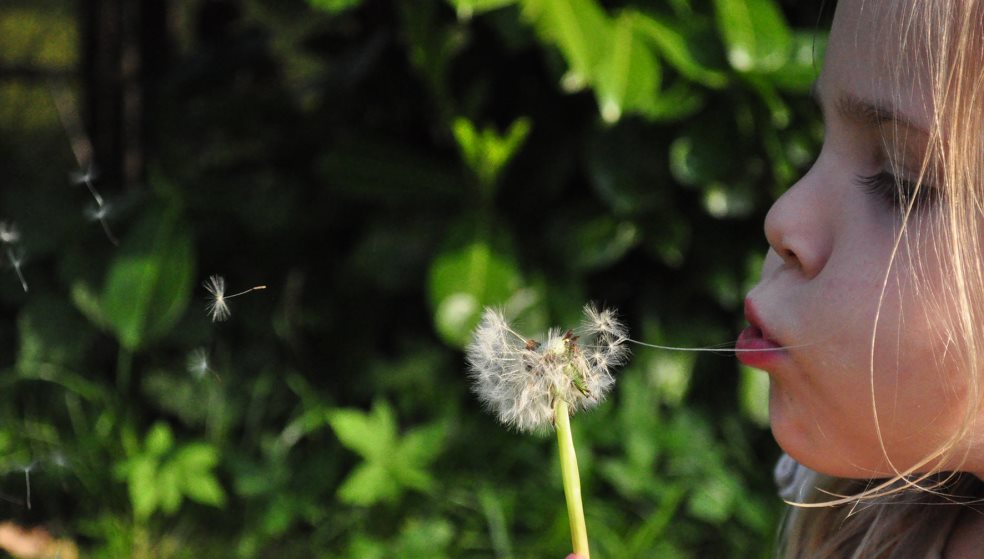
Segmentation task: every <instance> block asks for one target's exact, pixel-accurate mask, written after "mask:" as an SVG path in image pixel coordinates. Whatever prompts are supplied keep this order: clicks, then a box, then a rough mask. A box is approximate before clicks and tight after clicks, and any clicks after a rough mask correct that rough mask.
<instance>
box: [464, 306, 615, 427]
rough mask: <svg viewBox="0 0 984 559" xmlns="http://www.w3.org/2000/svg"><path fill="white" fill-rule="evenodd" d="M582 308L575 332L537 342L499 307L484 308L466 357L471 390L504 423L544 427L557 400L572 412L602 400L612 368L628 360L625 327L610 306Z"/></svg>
mask: <svg viewBox="0 0 984 559" xmlns="http://www.w3.org/2000/svg"><path fill="white" fill-rule="evenodd" d="M584 312H585V321H584V323H583V324H582V326H581V327H580V328H578V329H577V330H576V331H575V330H567V331H566V332H563V333H562V331H561V330H560V329H556V328H555V329H551V330H550V331H549V332H547V334H546V336H545V337H544V338H543V339H542V341H540V340H534V339H529V338H525V337H524V336H521V335H520V334H518V333H517V332H515V331H514V330H513V329H512V328H510V327H509V324H508V323H507V322H506V320H505V318H504V317H503V316H502V313H501V312H500V311H498V310H495V309H486V310H485V312H484V314H483V315H482V320H481V322H480V323H479V325H478V328H477V329H476V330H475V335H474V338H473V340H472V342H471V343H470V344H469V345H468V347H467V348H466V355H467V359H468V364H469V369H470V370H469V374H470V376H471V378H472V381H473V386H472V388H473V390H474V391H475V393H476V394H477V395H478V397H479V399H480V400H481V401H482V403H483V404H485V405H486V406H487V407H488V408H489V409H491V410H492V411H493V412H494V413H495V414H496V415H497V417H498V418H499V420H500V421H501V422H502V423H505V424H506V425H508V426H510V427H514V428H516V429H517V430H519V431H524V432H536V431H543V430H546V429H549V428H550V426H551V425H552V424H553V420H554V417H553V414H554V403H555V401H556V400H557V399H562V400H563V401H565V402H567V404H568V406H569V407H570V409H571V410H572V411H577V410H581V409H587V408H591V407H593V406H595V405H597V404H598V403H600V402H601V401H603V400H604V398H605V396H606V395H607V393H608V391H609V390H610V389H611V387H612V385H613V384H614V382H615V379H614V377H613V376H612V372H613V370H614V368H615V367H617V366H619V365H622V364H624V363H625V361H626V359H627V358H628V348H626V347H625V345H624V342H625V341H626V340H627V337H626V335H627V331H626V329H625V327H624V325H622V324H621V323H620V322H619V321H618V320H617V318H616V316H615V314H614V312H612V311H610V310H607V309H605V310H601V311H599V310H598V309H596V308H595V307H594V306H591V305H589V306H587V307H585V309H584Z"/></svg>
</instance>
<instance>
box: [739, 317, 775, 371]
mask: <svg viewBox="0 0 984 559" xmlns="http://www.w3.org/2000/svg"><path fill="white" fill-rule="evenodd" d="M735 349H736V350H738V351H737V352H736V356H737V357H738V360H739V361H741V362H742V363H744V364H745V365H748V366H749V367H755V368H756V369H765V368H768V366H769V365H773V364H775V363H776V362H777V361H779V360H780V359H782V358H783V357H785V356H786V350H784V349H783V348H782V346H780V345H779V344H777V343H776V342H774V341H772V340H767V339H765V338H763V337H762V331H761V330H759V329H758V328H756V327H754V326H749V327H748V328H745V329H744V330H742V332H741V334H739V335H738V343H736V344H735Z"/></svg>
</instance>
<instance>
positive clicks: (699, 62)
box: [627, 11, 728, 88]
mask: <svg viewBox="0 0 984 559" xmlns="http://www.w3.org/2000/svg"><path fill="white" fill-rule="evenodd" d="M627 13H628V14H631V17H632V19H633V21H632V23H633V25H634V26H635V28H636V29H637V30H638V31H639V32H640V33H641V34H642V35H643V36H645V37H647V38H649V39H650V40H652V41H653V42H654V43H655V44H656V46H657V47H658V48H659V52H660V54H662V55H663V56H664V57H665V59H666V61H667V62H668V63H669V64H671V65H672V66H673V67H674V68H675V69H676V70H677V71H679V72H680V73H681V74H683V75H684V76H686V77H687V78H689V79H691V80H693V81H696V82H699V83H701V84H703V85H706V86H708V87H713V88H721V87H724V86H725V85H726V84H727V83H728V76H727V74H726V73H725V72H724V71H722V69H721V68H719V67H717V66H716V65H714V64H713V62H712V61H713V60H714V58H715V57H714V54H716V53H715V51H718V52H719V51H720V47H719V46H718V43H717V41H716V37H715V36H714V35H713V34H712V33H711V30H710V29H705V28H703V27H698V26H696V25H694V24H688V23H685V22H683V21H670V20H669V19H668V18H666V17H664V16H660V15H658V14H652V13H644V12H638V11H629V12H627ZM712 53H714V54H712Z"/></svg>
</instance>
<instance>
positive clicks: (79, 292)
mask: <svg viewBox="0 0 984 559" xmlns="http://www.w3.org/2000/svg"><path fill="white" fill-rule="evenodd" d="M70 295H71V297H72V302H73V303H75V308H77V309H79V312H81V313H82V315H83V316H85V317H86V318H87V319H88V320H89V322H91V323H92V324H93V325H94V326H97V327H99V328H101V329H103V330H109V329H110V323H109V319H108V318H107V317H106V313H105V312H103V308H102V303H101V302H100V301H99V295H98V294H96V292H95V291H93V289H92V288H91V287H90V286H89V285H88V284H86V283H85V282H83V281H75V282H73V283H72V291H71V294H70Z"/></svg>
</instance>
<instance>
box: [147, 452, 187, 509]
mask: <svg viewBox="0 0 984 559" xmlns="http://www.w3.org/2000/svg"><path fill="white" fill-rule="evenodd" d="M183 477H185V476H184V472H182V471H181V468H180V465H179V464H177V463H175V462H174V461H173V460H171V461H168V462H166V463H164V464H162V465H161V467H160V468H159V469H158V470H157V475H156V476H155V480H154V483H155V484H156V485H157V496H158V498H159V501H160V508H161V512H163V513H164V514H166V515H171V514H174V513H175V512H177V511H178V508H179V507H181V485H182V483H183V479H182V478H183Z"/></svg>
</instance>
